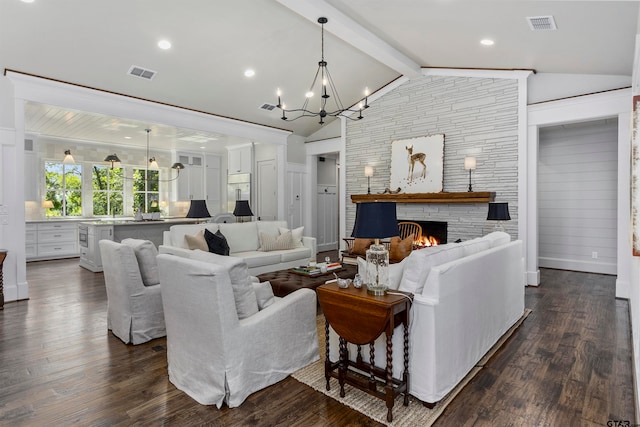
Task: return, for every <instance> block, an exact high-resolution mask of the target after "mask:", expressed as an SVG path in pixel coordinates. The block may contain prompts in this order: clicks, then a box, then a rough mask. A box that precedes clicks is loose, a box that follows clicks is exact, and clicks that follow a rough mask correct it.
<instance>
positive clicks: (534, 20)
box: [526, 15, 558, 31]
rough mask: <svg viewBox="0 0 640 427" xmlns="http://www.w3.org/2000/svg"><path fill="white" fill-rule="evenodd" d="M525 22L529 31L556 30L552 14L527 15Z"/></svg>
mask: <svg viewBox="0 0 640 427" xmlns="http://www.w3.org/2000/svg"><path fill="white" fill-rule="evenodd" d="M526 19H527V22H528V23H529V28H531V31H542V30H557V29H558V27H556V21H555V20H554V19H553V16H551V15H548V16H527V18H526Z"/></svg>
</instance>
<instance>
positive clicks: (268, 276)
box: [258, 264, 358, 297]
mask: <svg viewBox="0 0 640 427" xmlns="http://www.w3.org/2000/svg"><path fill="white" fill-rule="evenodd" d="M342 267H343V268H342V269H340V270H337V271H335V273H336V275H337V276H338V277H340V278H341V279H348V278H353V277H354V276H355V275H356V273H357V272H358V267H357V266H355V265H345V264H343V266H342ZM333 273H334V272H328V273H323V274H317V275H315V276H307V275H303V274H299V273H295V272H293V271H292V270H280V271H273V272H271V273H264V274H260V275H258V279H260V281H261V282H265V281H267V280H268V281H269V282H271V288H272V289H273V294H274V295H275V296H277V297H284V296H285V295H289V294H290V293H291V292H294V291H297V290H298V289H302V288H308V289H313V290H314V291H315V290H316V288H317V287H318V286H320V285H324V283H325V282H326V281H327V280H331V279H333V278H334V275H333Z"/></svg>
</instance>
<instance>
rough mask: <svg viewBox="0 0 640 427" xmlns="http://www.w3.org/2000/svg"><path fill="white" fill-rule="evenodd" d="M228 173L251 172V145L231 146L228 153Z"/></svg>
mask: <svg viewBox="0 0 640 427" xmlns="http://www.w3.org/2000/svg"><path fill="white" fill-rule="evenodd" d="M227 160H228V171H229V172H228V173H229V174H234V173H251V162H252V157H251V146H249V145H247V146H244V147H239V148H230V149H229V155H228V159H227Z"/></svg>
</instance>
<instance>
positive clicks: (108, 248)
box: [98, 239, 166, 344]
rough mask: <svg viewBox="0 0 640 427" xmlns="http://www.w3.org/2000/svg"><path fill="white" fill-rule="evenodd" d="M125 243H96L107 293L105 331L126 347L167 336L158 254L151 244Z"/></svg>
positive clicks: (130, 240)
mask: <svg viewBox="0 0 640 427" xmlns="http://www.w3.org/2000/svg"><path fill="white" fill-rule="evenodd" d="M125 240H126V241H127V242H128V243H129V244H126V243H127V242H125ZM125 240H123V242H125V243H116V242H112V241H111V240H100V242H98V244H99V245H100V253H101V256H102V265H103V268H104V283H105V286H106V289H107V327H108V329H109V330H111V332H113V334H114V335H115V336H117V337H118V338H120V339H121V340H122V341H123V342H124V343H125V344H129V343H131V344H142V343H144V342H147V341H150V340H152V339H154V338H160V337H164V336H165V335H166V330H165V326H164V314H163V311H162V295H161V293H160V284H159V280H158V279H157V277H158V273H157V264H156V263H157V261H156V258H155V257H156V256H157V250H156V249H155V246H154V245H153V243H151V242H150V241H145V240H137V239H125ZM136 252H137V253H136ZM154 273H155V274H154ZM145 282H146V283H145Z"/></svg>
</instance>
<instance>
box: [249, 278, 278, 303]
mask: <svg viewBox="0 0 640 427" xmlns="http://www.w3.org/2000/svg"><path fill="white" fill-rule="evenodd" d="M251 284H252V285H253V290H254V291H255V293H256V298H257V299H258V309H260V310H263V309H265V308H267V307H269V306H270V305H271V304H273V303H274V302H275V301H276V300H275V296H274V295H273V289H272V288H271V282H268V281H267V282H253V283H251Z"/></svg>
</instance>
